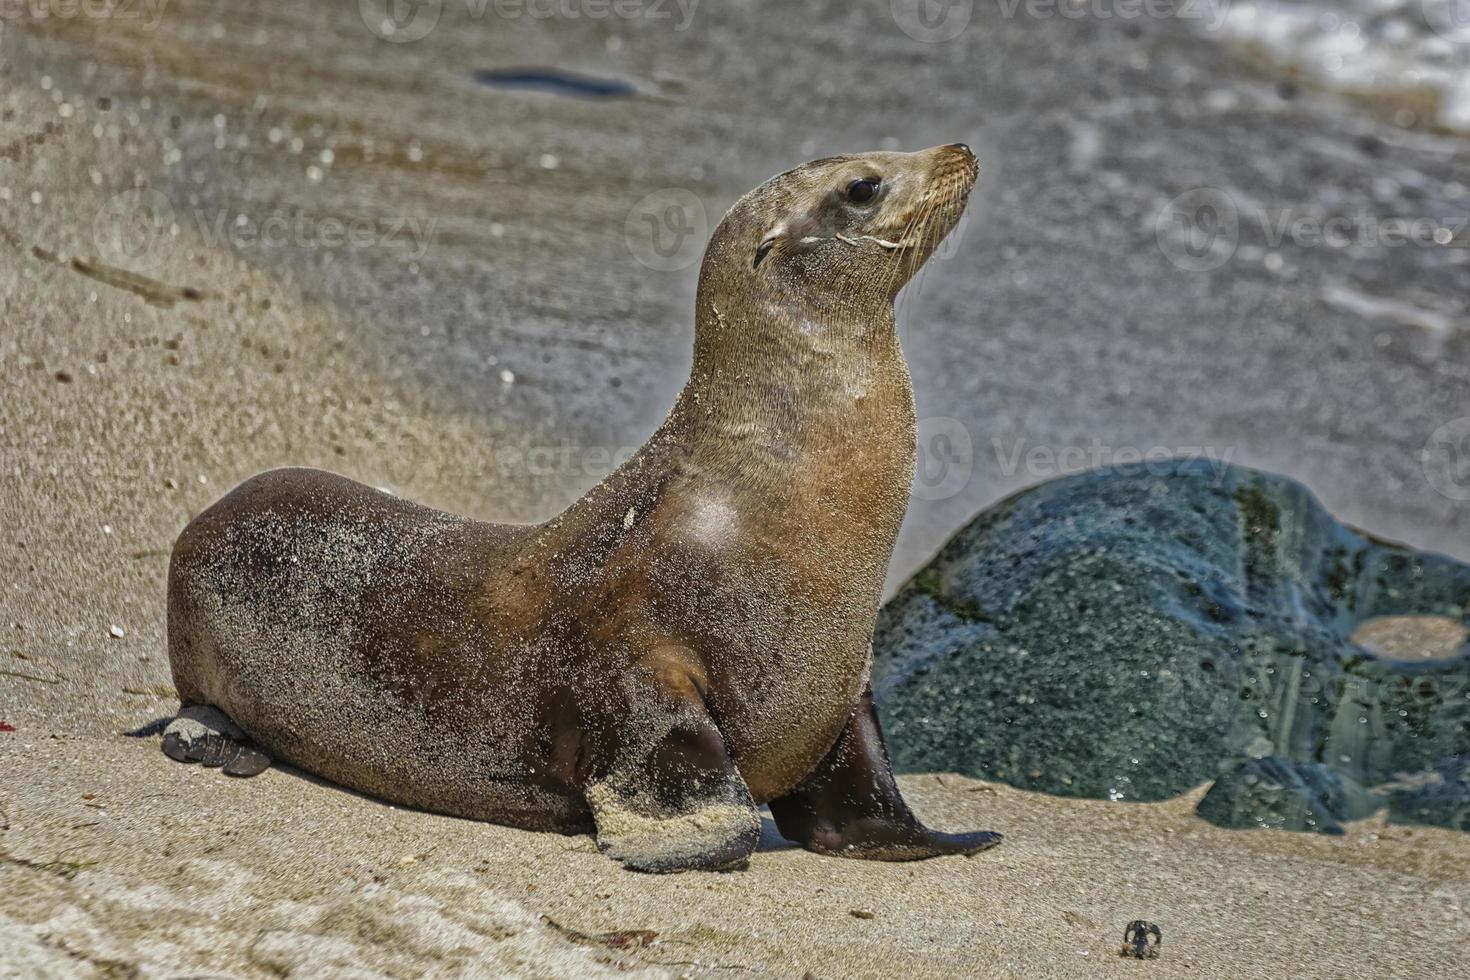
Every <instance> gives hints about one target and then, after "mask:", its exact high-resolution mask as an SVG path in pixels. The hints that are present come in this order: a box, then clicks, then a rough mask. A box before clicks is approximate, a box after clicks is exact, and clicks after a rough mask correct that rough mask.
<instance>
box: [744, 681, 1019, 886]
mask: <svg viewBox="0 0 1470 980" xmlns="http://www.w3.org/2000/svg"><path fill="white" fill-rule="evenodd" d="M771 815H772V816H774V817H775V818H776V826H777V828H779V829H780V831H781V835H782V836H783V837H786V838H787V839H788V840H793V841H796V842H797V843H798V844H800V845H801V846H803V847H805V848H806V849H807V850H809V851H816V852H817V853H819V854H833V855H837V856H839V857H853V858H867V859H869V860H874V861H916V860H918V859H920V858H928V857H937V856H938V855H941V854H975V853H977V852H979V851H983V850H986V849H988V848H991V847H994V846H995V845H997V844H999V843H1000V841H1001V836H1000V834H996V833H991V832H989V831H978V832H975V833H969V834H946V833H941V832H940V831H937V830H930V829H929V828H928V827H925V826H924V825H923V824H922V823H920V822H919V820H918V818H917V817H915V816H914V814H913V811H912V810H910V809H909V808H908V804H907V803H905V802H904V801H903V797H902V796H901V795H900V794H899V792H898V784H897V783H896V782H894V779H893V770H892V768H891V767H890V766H889V763H888V750H887V749H885V748H884V747H883V732H882V730H881V729H879V727H878V713H877V711H876V710H874V708H873V689H872V688H871V687H870V688H868V689H866V690H865V691H863V696H862V698H861V699H860V700H859V701H858V705H857V710H855V711H854V712H853V715H852V718H851V719H850V720H849V721H848V723H847V727H846V728H844V729H843V730H842V734H841V735H840V736H839V737H838V739H837V744H836V745H834V746H832V750H831V751H830V752H828V753H827V756H826V758H824V759H823V760H822V761H821V762H820V763H818V764H817V768H816V769H815V770H814V771H813V772H812V774H811V775H810V776H808V777H807V778H806V780H805V781H804V782H802V783H801V785H799V786H797V787H796V789H794V790H792V791H791V792H790V793H787V794H786V795H785V796H782V797H780V798H779V799H775V800H772V801H771Z"/></svg>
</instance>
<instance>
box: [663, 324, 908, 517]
mask: <svg viewBox="0 0 1470 980" xmlns="http://www.w3.org/2000/svg"><path fill="white" fill-rule="evenodd" d="M667 434H668V435H669V436H670V437H671V438H672V439H674V440H677V442H678V443H679V444H680V448H681V449H682V451H683V452H684V453H685V454H686V455H687V458H689V459H690V460H691V461H692V462H694V463H695V464H696V467H697V468H698V469H700V470H701V471H704V472H706V473H709V474H710V475H714V476H717V477H724V478H729V479H731V480H732V481H736V480H738V481H739V482H741V483H750V482H752V481H751V480H750V478H751V477H752V476H753V475H759V476H760V477H763V478H764V479H761V480H760V481H759V482H760V483H762V484H764V485H766V486H767V487H770V488H771V489H776V487H775V486H773V484H780V483H782V482H786V481H788V480H790V479H792V478H795V484H803V483H807V482H808V481H809V480H811V479H813V478H818V479H820V481H821V482H828V481H831V482H841V481H844V480H847V479H849V478H851V479H853V480H854V481H855V483H857V484H870V483H871V482H872V481H875V480H876V481H884V482H887V483H891V484H893V485H894V486H895V487H896V488H898V489H899V490H901V491H902V492H903V493H905V494H906V492H907V489H908V485H909V481H910V480H911V478H912V467H913V456H914V443H915V433H914V403H913V388H912V386H911V384H910V381H909V373H908V368H907V365H906V364H905V363H904V358H903V350H902V348H901V347H900V345H899V342H898V336H897V332H896V330H895V327H894V318H893V307H892V305H891V304H889V303H884V304H882V305H881V306H879V307H878V308H877V309H876V310H872V311H863V312H861V313H859V312H858V311H855V310H853V309H849V308H845V307H844V306H843V304H842V303H840V302H837V301H835V300H834V301H829V302H826V303H811V302H805V303H798V302H790V301H774V300H771V301H760V300H751V299H748V298H747V299H746V300H745V301H743V302H741V303H740V304H738V306H735V307H734V308H732V309H728V310H727V309H724V308H723V307H721V306H719V305H718V304H717V303H715V302H712V301H707V300H704V299H703V298H702V299H701V302H700V308H699V312H698V316H697V327H696V340H695V351H694V364H693V368H692V370H691V372H690V378H689V381H688V383H687V384H686V385H685V387H684V390H683V392H682V393H681V394H680V397H679V403H678V405H677V407H676V408H675V410H674V412H673V413H672V414H671V416H670V418H669V422H668V427H667ZM865 469H866V470H867V472H860V471H862V470H865ZM795 484H793V485H795Z"/></svg>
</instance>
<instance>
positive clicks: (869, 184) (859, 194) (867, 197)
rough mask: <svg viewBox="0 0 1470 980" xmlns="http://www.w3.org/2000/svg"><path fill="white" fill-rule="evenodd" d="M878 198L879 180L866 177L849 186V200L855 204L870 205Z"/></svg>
mask: <svg viewBox="0 0 1470 980" xmlns="http://www.w3.org/2000/svg"><path fill="white" fill-rule="evenodd" d="M877 196H878V178H876V177H864V178H863V179H862V180H855V181H853V182H852V183H850V184H848V185H847V199H848V200H849V201H851V202H852V203H854V204H868V203H870V202H871V201H872V200H873V198H875V197H877Z"/></svg>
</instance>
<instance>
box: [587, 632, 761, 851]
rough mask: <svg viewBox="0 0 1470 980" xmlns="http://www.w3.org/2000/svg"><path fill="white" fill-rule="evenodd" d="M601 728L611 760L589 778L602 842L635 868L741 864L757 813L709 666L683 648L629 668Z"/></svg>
mask: <svg viewBox="0 0 1470 980" xmlns="http://www.w3.org/2000/svg"><path fill="white" fill-rule="evenodd" d="M620 687H621V688H622V690H621V691H620V692H617V693H619V694H621V695H622V697H614V698H613V699H612V703H610V704H609V706H608V707H609V709H610V710H609V711H608V712H606V714H607V715H608V716H609V720H612V719H613V718H614V717H615V718H616V723H615V724H611V725H608V726H607V727H606V728H604V729H603V730H602V731H600V732H599V733H598V735H599V738H598V740H599V742H600V743H602V744H601V745H600V746H599V747H598V749H597V750H596V755H598V756H601V757H602V760H603V762H602V764H601V766H600V768H602V769H603V770H604V772H602V773H601V774H600V775H598V776H596V777H594V778H593V779H592V780H591V781H590V782H589V783H588V785H587V787H586V790H585V792H586V796H587V803H588V804H589V805H590V806H591V808H592V816H593V819H594V820H596V822H597V846H598V849H599V850H601V851H603V852H604V853H606V854H607V855H608V856H609V857H613V858H616V859H617V860H619V861H621V862H622V863H623V864H624V865H625V866H626V867H628V868H630V869H632V870H634V871H649V872H656V873H665V872H673V871H694V870H701V871H725V870H733V869H737V868H742V867H744V866H745V863H746V859H747V858H749V857H750V855H751V852H753V851H754V850H755V846H756V843H757V842H758V841H759V839H760V816H759V814H758V813H757V812H756V809H755V802H754V801H753V800H752V799H751V796H750V790H749V789H748V788H747V787H746V785H745V780H743V779H742V778H741V777H740V773H739V772H738V771H737V770H736V769H735V766H734V764H733V763H732V762H731V761H730V756H729V753H728V752H727V751H726V749H725V739H724V736H723V735H721V734H720V731H719V729H718V728H716V727H715V723H714V720H713V719H712V718H711V717H710V714H709V708H708V707H707V706H706V704H705V700H704V694H703V690H704V685H703V683H702V674H701V673H700V672H699V670H698V667H697V666H696V665H694V664H693V663H692V662H691V661H690V660H689V659H688V658H686V657H685V656H683V655H682V654H680V653H678V652H674V653H664V654H660V655H657V656H655V657H651V658H646V659H645V660H644V661H643V662H642V663H640V664H639V665H638V666H637V667H636V668H634V670H633V671H631V672H630V673H629V674H628V675H627V676H626V677H625V678H624V681H623V683H622V685H620Z"/></svg>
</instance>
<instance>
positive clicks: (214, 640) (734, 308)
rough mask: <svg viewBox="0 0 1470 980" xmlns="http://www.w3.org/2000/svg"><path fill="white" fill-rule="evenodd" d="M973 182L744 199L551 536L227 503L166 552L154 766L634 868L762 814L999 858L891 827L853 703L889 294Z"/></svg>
mask: <svg viewBox="0 0 1470 980" xmlns="http://www.w3.org/2000/svg"><path fill="white" fill-rule="evenodd" d="M977 174H978V167H977V165H976V162H975V157H974V155H973V154H972V153H971V152H970V149H969V148H968V147H966V146H964V145H963V144H958V143H957V144H951V145H947V146H940V147H934V148H932V149H928V150H923V151H920V152H917V153H888V152H883V153H864V154H859V155H855V156H841V157H831V158H828V159H823V160H817V161H814V162H812V163H808V164H805V165H803V166H800V167H797V168H796V169H794V170H791V171H788V172H787V173H784V174H781V175H779V176H777V177H774V178H772V179H771V180H769V181H767V182H766V183H765V184H762V185H761V186H760V187H758V188H756V189H755V190H753V191H751V192H750V193H749V194H747V195H745V196H744V197H742V198H741V199H740V200H739V201H738V202H736V204H735V205H734V207H732V208H731V209H730V212H729V213H728V214H727V215H725V217H724V219H723V220H722V221H721V222H720V225H719V227H718V228H717V229H716V230H715V233H714V235H713V236H712V238H711V240H710V243H709V246H708V249H707V251H706V253H705V258H704V264H703V267H702V269H701V272H700V277H699V287H698V295H697V313H696V321H697V322H696V331H695V342H694V364H693V369H692V371H691V375H690V378H689V381H688V383H687V385H686V386H685V388H684V389H683V391H682V392H681V394H680V395H679V398H678V400H677V402H676V404H675V406H674V408H673V409H672V410H671V412H670V413H669V416H668V418H667V419H666V420H665V421H664V423H663V424H662V426H661V427H660V428H659V429H658V431H657V432H655V433H654V434H653V436H652V437H651V438H650V439H649V440H648V442H647V444H646V445H644V446H643V447H642V448H641V449H640V450H639V451H638V452H637V454H636V455H634V456H633V457H632V458H631V459H629V460H628V462H627V463H626V464H625V465H623V466H622V467H620V468H619V469H618V470H617V471H616V472H614V473H613V474H612V475H611V476H610V477H608V478H607V479H606V480H605V481H603V482H602V483H601V484H600V485H599V486H597V487H596V488H594V489H592V490H591V491H589V492H588V493H587V495H586V496H584V497H582V498H581V499H580V500H578V501H577V502H576V503H575V504H573V505H572V506H571V507H570V508H568V509H567V510H566V511H565V512H564V513H562V514H561V515H560V516H558V517H556V518H554V519H553V520H551V521H549V522H547V523H545V524H541V525H535V526H510V525H497V524H484V523H479V522H476V521H471V520H467V519H465V518H461V517H456V516H453V515H450V514H446V513H442V512H439V511H435V510H430V509H428V508H425V507H421V506H418V505H416V504H412V503H409V502H406V501H403V500H400V499H398V498H397V497H394V496H392V495H390V494H388V493H385V492H383V491H380V490H375V489H373V488H371V487H367V486H363V485H361V484H358V483H354V482H352V481H350V480H348V479H346V478H344V477H340V476H335V475H332V474H329V473H322V472H318V471H313V470H302V469H290V470H278V471H274V472H270V473H266V474H263V475H261V476H257V477H255V478H253V479H251V480H249V481H247V482H245V483H244V484H242V485H241V486H239V487H238V488H236V489H235V490H234V491H232V492H231V493H230V494H229V495H228V496H226V497H225V498H224V499H222V500H220V501H219V502H218V503H216V504H215V505H214V506H212V507H211V508H210V509H209V510H207V511H205V512H204V513H203V514H201V515H199V517H198V518H197V519H195V520H194V521H193V522H192V523H191V524H189V526H188V527H187V528H186V529H185V530H184V532H183V533H182V535H181V536H180V537H179V540H178V543H177V544H176V546H175V548H174V551H173V556H172V560H171V562H170V566H169V584H168V642H169V658H170V662H171V664H172V667H173V676H174V683H175V685H176V686H177V688H178V692H179V697H180V699H181V701H182V703H183V708H182V710H181V712H180V716H179V718H178V719H177V720H176V721H175V722H174V723H173V724H172V725H170V726H169V728H168V729H167V731H166V732H165V737H164V751H165V752H167V753H168V754H169V755H170V756H171V757H173V758H175V759H179V760H181V761H200V762H204V763H205V764H208V765H223V766H224V767H225V771H226V772H229V773H232V774H237V775H249V774H253V773H255V772H258V771H260V770H261V769H263V768H265V767H266V766H267V765H269V763H270V760H271V758H276V759H281V760H284V761H286V762H288V763H291V764H292V765H295V766H299V767H300V768H302V769H305V770H308V771H310V772H313V773H316V774H318V775H320V776H323V777H326V778H327V779H330V780H333V781H335V782H338V783H341V784H343V785H345V786H349V787H352V788H354V789H357V790H361V791H363V792H365V793H369V794H372V795H374V796H378V797H382V798H384V799H387V800H392V801H395V802H398V803H402V804H406V805H409V806H414V807H419V808H422V809H425V810H432V811H437V812H440V813H447V814H453V815H457V816H462V817H469V818H474V819H480V820H488V821H494V822H497V823H505V824H511V825H515V826H519V827H526V828H533V829H548V830H560V831H564V832H585V831H588V830H594V829H595V832H596V835H597V843H598V846H599V848H601V849H602V850H603V851H605V852H606V853H608V854H609V855H611V856H612V857H614V858H616V859H618V860H620V861H622V862H623V863H624V864H625V865H626V866H627V867H629V868H633V869H637V870H641V871H680V870H685V869H692V868H703V869H728V868H734V867H738V866H742V865H743V864H744V863H745V861H746V858H747V857H748V856H749V855H750V854H751V852H752V851H753V850H754V849H755V846H756V843H757V839H758V837H759V826H760V819H759V815H758V812H757V809H756V807H757V805H759V804H761V803H766V802H769V803H770V807H771V813H772V814H773V815H774V817H775V820H776V823H777V826H778V828H779V829H780V831H781V833H782V834H784V835H785V836H787V837H789V838H791V839H793V840H795V841H797V842H799V843H801V844H802V845H804V846H805V847H807V848H809V849H811V850H814V851H819V852H822V853H827V854H840V855H845V856H850V857H861V858H876V859H882V860H908V859H914V858H924V857H930V856H933V855H939V854H972V853H975V852H977V851H980V850H984V849H985V848H988V847H991V846H993V845H994V844H996V843H998V842H999V840H1000V836H999V835H998V834H993V833H987V832H980V833H969V834H945V833H939V832H936V831H933V830H930V829H929V828H927V827H925V826H924V825H923V824H921V823H920V822H919V821H918V820H917V819H916V818H915V817H914V815H913V813H912V812H910V810H909V808H908V807H907V806H906V805H905V803H904V801H903V799H902V797H901V796H900V794H899V791H898V787H897V785H896V784H895V782H894V779H893V775H892V772H891V771H890V767H889V763H888V755H887V752H886V750H885V749H884V746H883V738H882V734H881V732H880V731H879V728H878V719H877V716H876V714H875V712H874V709H873V699H872V693H871V690H870V688H869V686H868V670H869V665H870V662H871V656H872V650H871V640H872V634H873V623H874V618H875V616H876V614H877V611H878V605H879V600H880V597H881V590H882V587H883V580H884V575H885V572H886V569H887V566H888V561H889V557H890V553H891V551H892V548H893V543H894V539H895V537H896V536H897V534H898V529H899V523H900V521H901V520H902V518H903V514H904V509H905V507H906V505H907V500H908V491H909V486H910V483H911V481H912V478H913V473H914V457H915V429H914V401H913V391H912V388H911V386H910V382H909V374H908V369H907V366H906V365H905V363H904V358H903V352H902V350H901V349H900V347H899V342H898V337H897V333H896V330H895V324H894V314H893V302H894V297H895V296H896V294H897V293H898V291H899V289H900V288H901V287H902V286H903V285H904V283H905V282H907V281H908V280H909V278H910V277H911V276H912V275H913V274H914V272H915V270H917V269H918V268H919V266H920V265H922V264H923V262H924V261H925V260H926V259H927V258H928V257H929V256H930V255H931V254H932V252H933V251H934V249H935V247H936V246H937V245H938V243H939V241H940V240H941V239H942V238H943V237H944V236H945V235H946V234H948V233H949V231H950V230H951V229H952V228H953V227H954V225H955V223H956V221H957V220H958V218H959V215H960V212H961V210H962V209H963V208H964V206H965V203H966V200H967V199H968V196H969V193H970V189H971V188H972V187H973V185H974V182H975V179H976V177H977Z"/></svg>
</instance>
